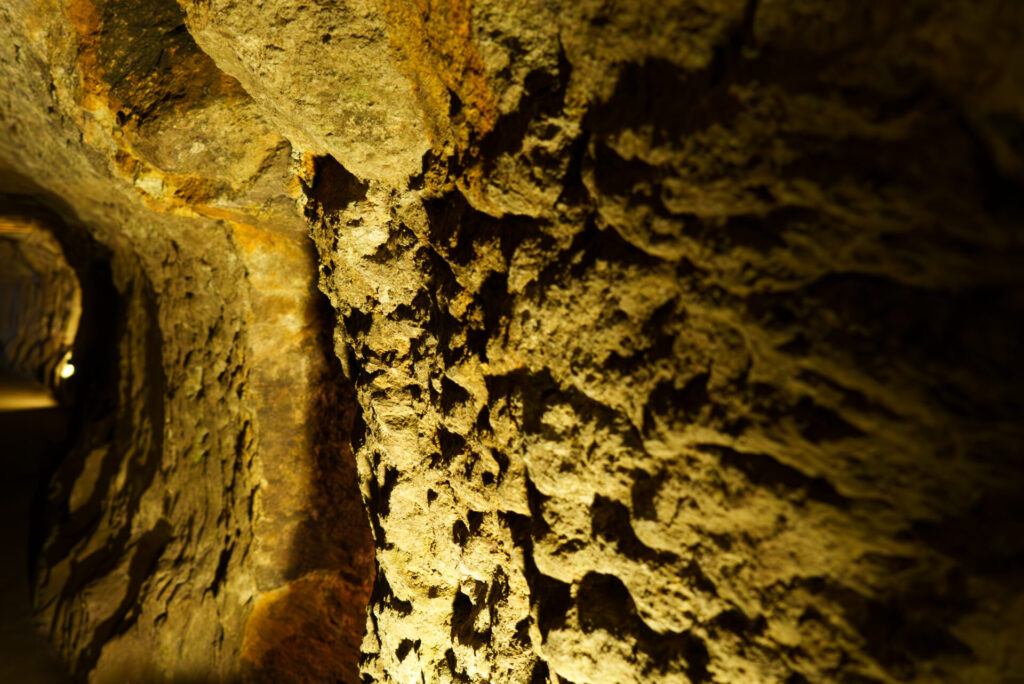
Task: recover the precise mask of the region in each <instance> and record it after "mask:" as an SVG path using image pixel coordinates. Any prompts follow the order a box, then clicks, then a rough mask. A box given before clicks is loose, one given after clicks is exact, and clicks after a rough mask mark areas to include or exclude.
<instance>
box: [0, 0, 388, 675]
mask: <svg viewBox="0 0 1024 684" xmlns="http://www.w3.org/2000/svg"><path fill="white" fill-rule="evenodd" d="M183 20H184V17H183V15H182V14H181V12H180V10H179V9H178V8H177V6H176V5H174V4H173V3H163V2H150V3H146V2H140V1H127V0H126V1H125V2H120V1H118V2H114V1H111V2H91V1H90V0H84V1H83V2H74V3H50V2H45V1H43V0H40V1H39V2H35V1H34V0H33V1H25V2H20V1H15V0H12V2H5V3H3V4H2V5H0V74H2V78H3V80H4V83H5V84H6V86H5V88H4V89H3V92H2V93H0V122H2V126H3V131H4V133H3V135H2V136H0V180H2V184H3V187H2V188H0V190H2V192H3V193H4V194H2V195H0V202H2V203H3V207H4V209H5V211H7V210H12V208H16V210H17V211H16V212H15V213H16V214H17V215H23V216H29V217H36V218H37V219H38V220H42V221H45V222H46V223H47V225H49V226H51V228H52V229H53V230H54V232H55V233H57V234H58V238H59V239H60V240H61V242H62V244H63V245H64V247H65V252H66V253H67V254H68V258H69V260H71V262H72V266H73V267H74V268H75V269H76V271H77V273H78V276H79V279H80V280H81V282H82V288H83V318H82V325H81V330H82V331H81V332H80V334H79V336H78V339H77V340H76V342H75V356H76V359H78V360H79V363H78V371H79V372H78V373H77V374H76V376H75V378H74V379H73V381H72V385H71V387H70V390H71V392H72V394H73V399H74V402H73V404H74V405H75V406H76V407H77V408H76V414H75V415H76V418H75V420H76V427H73V435H74V445H73V447H72V449H71V451H70V453H69V455H68V457H67V458H66V459H65V460H64V461H63V463H62V464H61V465H60V468H59V469H58V471H57V472H56V473H54V475H53V480H52V482H51V484H50V487H49V492H48V496H47V501H46V505H45V513H44V515H43V519H42V525H43V526H44V527H43V529H44V537H43V538H42V539H40V540H39V546H40V548H39V549H38V570H37V579H36V588H35V596H34V599H35V603H36V606H37V609H38V611H39V618H40V626H41V628H42V629H43V630H44V631H45V632H46V633H47V634H48V635H49V636H50V638H51V640H52V641H53V642H54V643H55V645H56V646H57V647H58V649H59V650H60V652H61V653H62V655H63V656H64V657H65V658H66V659H67V661H68V662H69V664H70V665H71V669H72V671H73V673H74V675H75V676H76V678H78V679H80V680H82V681H85V680H88V681H90V682H118V683H122V682H125V681H146V682H159V681H175V682H178V681H182V680H188V681H192V680H195V681H207V680H210V681H232V680H233V679H236V678H237V677H240V676H243V675H245V676H249V677H250V678H253V679H259V678H264V679H266V680H267V681H281V682H284V681H305V680H306V677H305V672H304V671H303V669H301V668H299V669H296V670H294V671H292V672H290V673H288V676H287V677H282V676H277V675H276V674H275V670H274V667H275V666H274V662H272V658H271V657H270V656H269V655H268V653H269V654H271V655H272V654H273V653H275V652H276V651H275V649H279V644H278V643H277V642H276V641H275V640H273V639H269V640H267V639H264V640H262V641H261V640H259V639H256V638H254V637H251V636H250V635H251V634H259V633H260V632H261V631H265V630H266V627H267V624H268V623H267V621H266V619H265V618H264V617H261V616H266V615H267V614H268V613H270V614H274V611H275V610H276V611H278V612H280V610H281V608H282V607H285V608H287V607H288V606H289V605H290V602H289V596H290V595H291V594H292V593H299V594H300V595H301V592H302V591H303V590H304V589H305V588H306V587H309V586H313V587H320V591H325V592H329V593H330V595H331V596H332V597H333V599H334V604H331V605H330V608H329V611H328V607H327V606H325V605H321V604H318V605H317V608H318V609H319V610H321V611H328V612H327V613H326V615H327V616H328V619H334V620H337V621H339V622H340V626H339V627H337V628H335V629H334V630H333V632H332V633H331V643H332V644H334V645H338V644H340V645H342V646H343V647H347V648H348V649H349V651H354V650H356V649H358V646H359V643H360V640H361V636H362V629H361V624H360V626H353V624H351V623H353V621H354V622H355V623H361V622H362V621H363V615H364V607H365V603H366V600H367V597H368V595H369V591H370V585H369V583H370V582H371V581H372V577H373V569H372V562H373V560H372V548H371V546H370V537H369V530H368V529H367V528H366V522H365V514H364V513H363V511H362V510H361V506H360V502H359V495H358V489H357V487H356V485H355V479H356V478H355V468H354V463H351V461H350V460H346V459H350V456H349V455H348V451H347V433H346V432H345V430H346V425H347V424H348V422H349V421H350V420H351V415H352V407H353V402H352V400H351V398H350V396H351V395H350V390H349V394H345V391H344V389H345V388H344V386H343V385H342V386H341V389H340V390H339V389H338V380H337V377H338V374H339V372H340V371H338V370H337V361H336V360H335V359H333V358H332V356H331V355H330V352H329V349H330V336H331V334H330V329H329V327H328V326H326V325H325V324H324V322H323V321H324V315H323V312H322V310H321V309H322V306H321V305H319V304H318V302H319V301H320V296H319V295H318V294H317V293H316V290H315V275H316V269H315V260H314V255H313V250H312V248H311V246H310V244H309V242H308V238H307V237H306V224H305V222H304V221H303V219H302V215H301V213H300V212H299V211H298V209H297V207H296V203H295V198H296V196H297V195H298V194H299V185H298V183H297V182H296V181H295V180H294V172H293V169H292V167H293V165H294V160H293V157H292V151H291V148H290V145H289V144H288V142H287V141H285V140H284V139H283V138H281V137H280V136H279V135H278V134H277V133H276V132H275V131H274V130H273V129H272V128H270V127H269V126H268V125H267V124H266V123H265V122H264V119H263V117H262V115H261V114H260V113H259V112H258V110H257V108H256V106H255V105H254V103H253V101H252V100H251V99H250V98H249V96H248V95H247V94H246V93H245V91H244V90H243V89H242V88H241V87H240V86H239V84H238V83H237V82H236V81H235V80H234V79H232V78H231V77H229V76H227V75H225V74H223V73H221V72H220V71H218V70H217V69H216V68H215V67H214V66H213V63H212V61H211V60H210V59H209V58H208V57H207V56H206V55H205V54H204V53H203V52H202V51H201V50H199V48H198V47H196V45H195V43H194V42H193V41H192V39H191V37H190V36H189V34H188V32H187V31H186V29H185V27H184V24H183ZM346 416H348V417H347V418H346ZM339 435H340V436H339ZM325 499H327V500H330V501H331V503H330V504H326V503H325V502H324V501H325ZM328 509H329V510H328ZM291 582H298V585H297V588H296V589H295V591H291V590H290V583H291ZM338 603H341V604H342V606H343V608H342V612H343V613H345V615H348V616H349V617H347V618H346V617H344V616H342V617H339V616H338V611H337V610H335V607H336V604H338ZM320 617H321V618H322V617H324V616H323V615H320ZM308 631H309V630H308V629H307V630H306V631H305V632H301V631H300V634H305V633H306V632H308ZM346 645H347V646H346ZM290 648H291V653H292V657H293V658H295V657H299V658H301V657H302V656H303V654H306V655H310V654H311V653H315V652H317V650H318V647H317V646H316V645H315V644H311V643H309V642H307V641H302V642H301V643H299V644H292V645H291V647H290ZM289 677H291V679H289ZM339 679H340V680H342V681H354V680H355V679H356V662H355V659H354V658H352V657H349V658H347V659H344V662H342V663H341V665H340V666H339V667H338V668H336V669H335V671H334V672H333V673H332V679H331V680H330V681H336V680H339Z"/></svg>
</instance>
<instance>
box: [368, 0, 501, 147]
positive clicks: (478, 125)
mask: <svg viewBox="0 0 1024 684" xmlns="http://www.w3.org/2000/svg"><path fill="white" fill-rule="evenodd" d="M385 17H386V20H387V24H388V32H389V36H390V39H391V45H392V47H393V49H394V50H396V52H398V53H399V56H400V58H401V59H400V65H401V67H402V69H403V70H404V71H405V73H406V75H407V76H408V77H409V78H410V79H411V80H412V82H413V83H414V84H415V85H416V88H417V92H418V94H419V96H420V97H421V99H422V100H423V104H424V107H425V109H426V110H427V111H426V115H427V116H426V119H427V122H428V123H432V124H436V122H438V121H449V122H450V117H449V109H450V107H449V104H448V102H449V96H448V94H447V91H451V92H452V93H454V94H455V95H456V96H457V97H458V98H459V100H460V101H461V102H462V116H464V118H465V121H466V123H467V124H468V126H469V128H470V136H468V137H469V138H470V139H469V140H466V139H463V140H459V139H458V138H459V137H460V136H459V135H458V133H457V132H456V145H457V146H459V147H464V146H466V145H468V144H470V142H471V140H472V139H479V138H480V137H481V136H483V135H484V134H486V133H487V132H489V131H490V130H491V129H493V128H494V124H495V122H496V121H497V119H498V108H497V104H496V102H495V98H494V94H493V93H492V92H491V89H490V86H489V84H488V82H487V72H486V70H485V68H484V65H483V61H482V60H481V58H480V53H479V51H478V50H477V47H476V44H475V43H474V42H473V32H472V10H471V3H470V2H469V0H385ZM428 128H430V127H428ZM433 133H434V135H435V136H437V135H438V132H437V131H433ZM434 142H435V144H438V143H440V142H441V141H439V140H437V139H435V140H434Z"/></svg>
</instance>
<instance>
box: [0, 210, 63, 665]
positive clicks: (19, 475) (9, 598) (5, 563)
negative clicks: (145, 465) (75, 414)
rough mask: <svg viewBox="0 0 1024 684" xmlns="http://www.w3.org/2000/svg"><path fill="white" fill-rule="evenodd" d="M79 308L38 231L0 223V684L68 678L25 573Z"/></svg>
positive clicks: (56, 247) (50, 242)
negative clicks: (37, 616) (36, 613)
mask: <svg viewBox="0 0 1024 684" xmlns="http://www.w3.org/2000/svg"><path fill="white" fill-rule="evenodd" d="M7 204H8V203H6V202H5V203H4V205H3V206H7ZM81 301H82V297H81V288H80V286H79V282H78V278H77V276H76V274H75V272H74V270H73V269H72V268H71V266H70V265H69V264H68V262H67V260H66V259H65V257H64V253H63V250H62V248H61V245H60V243H59V242H58V240H57V239H56V237H55V236H54V234H53V233H52V232H51V231H50V230H49V229H48V227H47V225H46V222H45V221H44V220H41V219H40V218H39V217H35V216H31V215H17V216H0V436H2V439H0V467H2V468H3V472H4V477H3V478H0V516H2V519H3V520H4V525H3V532H2V535H3V540H2V541H0V546H2V548H3V549H4V553H3V555H2V561H0V587H2V590H0V635H2V638H0V679H2V680H3V681H8V682H62V681H66V679H67V674H66V672H64V670H63V667H62V666H61V665H60V664H59V661H58V660H57V658H56V657H55V655H54V654H53V653H52V652H51V651H50V648H49V645H48V644H47V643H46V641H45V640H44V639H43V638H42V636H41V635H39V634H37V633H36V631H35V629H34V626H33V619H32V605H31V592H30V572H29V571H30V566H31V564H32V560H31V557H32V555H33V554H32V552H31V549H32V548H33V547H36V546H38V539H36V538H35V537H36V536H37V535H36V534H34V530H33V529H32V527H33V526H32V522H33V509H34V508H35V506H36V504H37V497H39V496H41V495H42V493H43V492H44V491H45V481H46V478H47V476H48V474H49V472H51V471H52V469H53V467H54V466H55V464H56V462H57V461H58V460H59V459H60V457H61V456H62V454H63V451H64V448H65V446H66V442H65V440H66V438H67V435H68V413H69V412H68V409H67V402H68V401H69V399H70V396H71V394H70V388H69V384H70V381H71V380H72V378H73V376H74V366H73V360H72V356H73V345H74V340H75V337H76V333H77V332H78V326H79V320H80V316H81Z"/></svg>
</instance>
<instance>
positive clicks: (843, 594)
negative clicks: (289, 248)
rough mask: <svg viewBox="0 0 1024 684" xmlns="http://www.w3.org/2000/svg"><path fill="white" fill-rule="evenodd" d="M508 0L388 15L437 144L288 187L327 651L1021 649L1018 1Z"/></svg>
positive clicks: (610, 663)
mask: <svg viewBox="0 0 1024 684" xmlns="http://www.w3.org/2000/svg"><path fill="white" fill-rule="evenodd" d="M527 4H528V3H524V4H523V5H517V6H516V7H515V8H513V9H507V10H506V11H499V10H498V8H497V7H495V8H490V7H488V6H487V4H486V3H474V4H473V5H472V7H471V8H469V9H467V10H466V11H467V12H468V13H469V15H468V16H469V17H470V18H469V20H468V25H469V27H470V28H469V33H468V34H465V33H463V34H459V35H461V36H462V39H463V40H468V41H469V42H470V43H471V44H472V45H473V46H474V48H475V50H476V51H477V54H484V53H488V50H490V49H491V47H493V46H494V45H495V44H498V45H501V46H502V49H503V50H504V51H505V54H506V57H505V58H504V59H498V58H496V57H495V58H493V59H491V60H487V59H481V61H480V63H479V65H478V66H476V67H469V66H466V65H465V64H463V65H462V66H458V65H455V64H454V63H453V61H452V59H451V58H450V57H449V56H448V54H447V52H446V51H445V48H444V47H438V46H445V45H448V44H449V43H448V41H450V40H451V38H452V35H453V34H458V26H457V25H456V24H453V23H452V21H453V20H451V18H450V17H448V16H447V15H444V14H443V13H441V15H440V16H441V17H444V18H443V19H438V15H437V14H431V15H430V16H431V18H432V22H435V23H430V22H428V23H425V24H424V33H423V35H422V36H421V40H422V41H423V42H424V43H425V44H427V45H428V46H430V47H431V49H430V50H425V51H423V52H422V53H421V54H420V56H421V58H422V59H424V60H426V64H425V65H424V64H422V63H420V64H417V65H416V68H417V69H419V70H429V69H432V70H433V71H434V72H436V73H444V71H445V69H446V68H447V69H453V68H456V69H468V70H470V71H472V74H473V75H472V77H469V76H467V75H465V74H463V76H462V77H461V79H460V80H459V86H458V87H461V88H470V87H475V86H471V84H473V83H478V82H479V83H482V84H484V85H483V86H481V88H483V94H481V93H480V92H476V91H474V92H475V95H474V96H473V97H474V98H475V99H474V100H473V101H474V102H475V103H476V104H475V105H474V106H475V107H476V114H474V116H475V119H476V122H477V125H476V126H475V127H474V126H471V125H470V124H469V123H466V124H465V126H466V127H467V128H468V130H470V133H467V134H466V136H465V140H466V141H468V142H466V144H465V145H461V146H460V145H455V146H449V147H441V148H437V151H436V157H434V158H432V159H428V163H427V165H426V166H425V170H424V173H423V174H422V176H417V177H414V178H413V179H412V180H411V183H410V186H409V188H408V189H403V188H400V187H399V188H396V187H394V186H391V185H388V184H383V183H379V182H377V181H375V180H373V179H363V181H361V180H360V179H359V178H356V177H353V176H351V175H348V174H346V169H344V168H341V167H339V166H338V165H337V164H336V163H335V162H334V161H333V160H330V159H324V160H321V161H319V162H318V163H317V165H316V173H315V174H314V175H313V177H312V178H311V179H310V180H309V181H308V187H309V190H308V193H309V195H310V199H311V201H310V204H309V212H310V216H311V218H312V220H313V222H314V239H315V240H316V242H317V246H318V249H319V253H320V256H321V269H322V277H321V284H322V285H321V286H322V288H323V289H324V290H325V292H327V293H328V294H329V295H330V297H331V301H332V303H333V304H334V306H335V308H336V309H337V310H338V313H339V335H338V342H339V343H338V353H339V355H340V356H341V357H342V358H343V359H346V360H347V366H348V368H349V372H350V374H351V376H352V378H353V379H354V381H355V384H356V389H357V393H358V396H359V398H360V402H361V405H362V409H363V421H364V422H365V426H366V427H365V431H364V435H363V436H362V437H361V438H360V440H359V441H360V442H361V446H360V448H359V451H358V460H359V467H360V469H361V470H360V472H361V476H362V483H363V489H364V496H365V497H366V500H367V503H368V506H369V509H370V513H371V519H372V523H373V528H374V532H375V539H376V545H377V558H378V563H379V576H378V580H377V588H376V592H375V600H374V602H373V605H372V607H371V614H370V622H369V624H368V628H367V635H366V640H365V642H364V647H363V649H364V663H363V673H364V676H365V677H367V678H368V680H369V679H372V680H375V681H376V680H396V681H412V680H415V679H417V678H420V677H423V679H425V680H426V681H451V680H455V681H479V682H485V681H524V682H525V681H571V682H600V681H615V682H627V681H637V682H641V681H655V680H657V681H682V682H685V681H694V682H704V681H717V682H736V681H752V682H755V681H756V682H765V681H779V682H783V681H785V682H801V681H843V682H853V681H882V682H892V681H963V682H973V681H988V682H997V681H1002V680H1003V678H1005V677H1010V676H1020V675H1021V673H1022V672H1024V661H1022V660H1021V652H1020V650H1019V648H1017V646H1016V645H1015V644H1017V643H1019V642H1020V640H1021V639H1022V638H1024V631H1022V630H1024V596H1022V590H1024V583H1022V581H1021V577H1020V575H1019V572H1017V571H1016V570H1014V568H1015V567H1017V564H1018V563H1019V559H1020V558H1021V552H1022V551H1024V546H1022V545H1021V541H1020V540H1021V539H1022V538H1024V537H1022V536H1021V531H1022V529H1024V528H1022V521H1021V515H1020V513H1019V512H1017V511H1015V510H1014V505H1013V501H1015V499H1016V498H1017V496H1018V494H1017V492H1019V491H1020V487H1021V484H1022V482H1024V467H1022V461H1021V458H1020V456H1021V454H1020V448H1019V444H1020V441H1021V436H1022V435H1021V425H1020V421H1019V418H1020V415H1021V413H1020V411H1021V404H1020V400H1019V391H1018V388H1019V387H1020V386H1021V385H1020V383H1021V381H1022V379H1024V378H1022V373H1021V364H1020V363H1019V361H1018V360H1017V359H1016V352H1015V350H1016V349H1018V348H1019V346H1020V343H1021V341H1022V334H1021V333H1022V329H1021V324H1020V321H1021V301H1020V299H1019V297H1017V296H1016V295H1015V294H1013V293H1014V292H1017V291H1019V287H1020V285H1021V270H1020V254H1021V252H1020V250H1021V246H1022V243H1021V240H1022V237H1021V232H1020V220H1021V218H1022V214H1021V208H1022V205H1021V203H1020V200H1019V197H1020V195H1019V194H1018V193H1019V181H1020V175H1019V172H1020V168H1021V166H1020V163H1021V158H1020V156H1019V154H1020V150H1019V147H1016V143H1015V142H1014V140H1015V137H1014V133H1013V132H1012V131H1014V130H1016V129H1015V128H1014V127H1015V126H1017V125H1018V123H1019V122H1020V121H1021V114H1022V105H1024V100H1022V95H1021V93H1020V92H1019V89H1015V88H1014V87H1013V86H1012V85H1011V84H1012V83H1014V82H1016V81H1017V79H1019V78H1020V76H1021V75H1022V72H1021V71H1020V66H1019V65H1020V64H1021V63H1022V62H1021V61H1020V59H1021V56H1022V53H1021V50H1020V47H1019V45H1018V43H1017V41H1016V39H1014V38H1012V36H1019V35H1021V33H1022V31H1024V13H1022V12H1021V11H1019V10H1017V9H1016V8H1014V9H1010V8H1008V7H1006V6H997V5H996V4H995V3H992V4H987V5H984V7H981V6H979V5H977V4H976V3H972V4H953V5H947V6H944V7H943V8H941V9H939V8H936V7H934V6H933V5H930V4H926V3H911V4H909V5H902V6H901V8H900V9H895V8H882V7H881V6H871V7H866V6H862V5H858V4H855V3H839V4H835V3H832V4H829V5H828V7H825V6H824V5H817V4H813V3H812V4H809V5H807V6H806V7H805V6H803V5H801V6H799V7H794V6H793V5H791V4H789V3H776V2H761V3H754V2H751V3H739V2H736V3H728V2H717V3H669V4H668V5H665V4H661V5H659V6H658V7H657V8H655V7H653V6H648V4H646V3H623V4H621V6H617V7H615V8H608V7H605V6H604V5H602V4H598V3H582V4H574V5H573V7H571V8H570V7H568V6H566V7H562V8H557V10H560V11H556V8H553V7H548V6H540V5H531V6H529V7H527V6H526V5H527ZM438 24H440V25H438ZM536 26H543V27H544V30H536V31H535V30H534V27H536ZM415 49H416V48H415V47H412V48H410V47H409V45H408V44H404V43H403V44H399V45H396V46H395V50H396V51H397V52H399V53H400V54H401V53H403V52H409V51H413V50H415ZM495 50H497V48H495ZM460 54H462V55H463V57H465V55H466V52H462V53H460ZM488 54H496V52H490V53H488ZM424 55H425V56H424ZM465 59H466V60H468V59H469V58H468V57H465ZM466 64H468V62H466ZM524 64H528V65H530V66H529V70H528V71H526V72H525V73H524V72H523V70H521V69H512V68H511V67H510V65H517V66H522V65H524ZM460 73H462V72H460ZM982 74H984V76H983V75H982ZM442 80H443V79H442ZM450 87H451V88H452V94H450V95H449V97H450V98H451V99H452V100H453V101H455V98H456V95H458V99H459V100H460V101H462V102H463V107H464V108H465V107H467V106H468V105H467V104H466V102H467V99H468V96H466V97H463V96H462V95H461V91H459V90H458V88H457V87H456V86H454V85H452V86H450ZM506 101H508V102H512V103H513V104H512V105H510V107H509V110H508V112H507V113H505V114H500V115H495V116H493V117H492V118H491V119H490V120H489V123H488V125H487V126H484V125H480V124H479V122H480V121H483V120H484V119H486V117H483V116H482V115H481V114H480V112H482V111H484V110H485V108H484V107H483V106H482V105H480V104H479V103H481V102H492V103H499V102H506ZM494 107H498V105H494ZM463 111H465V109H464V110H463ZM459 116H461V114H456V115H455V117H454V118H453V119H452V121H455V119H457V118H458V117H459ZM466 116H467V118H468V116H469V115H468V114H467V115H466ZM1011 122H1017V123H1011ZM474 136H476V137H475V138H474ZM339 161H341V162H342V164H344V161H345V159H344V158H343V157H339ZM350 171H354V170H353V169H350ZM356 175H357V176H358V175H359V174H356ZM364 181H365V182H364ZM997 634H998V635H1000V636H999V637H994V635H997ZM1011 635H1012V636H1011Z"/></svg>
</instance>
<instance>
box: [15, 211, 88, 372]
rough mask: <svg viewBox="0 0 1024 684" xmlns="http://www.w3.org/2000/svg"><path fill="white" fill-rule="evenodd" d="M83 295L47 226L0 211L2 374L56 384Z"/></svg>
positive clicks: (74, 328)
mask: <svg viewBox="0 0 1024 684" xmlns="http://www.w3.org/2000/svg"><path fill="white" fill-rule="evenodd" d="M81 298H82V293H81V289H80V288H79V285H78V279H77V278H76V277H75V272H74V270H73V269H72V268H71V267H70V266H69V265H68V262H67V260H65V258H64V253H63V250H62V249H61V246H60V243H59V242H57V240H56V238H55V237H54V236H53V234H52V233H50V231H49V230H47V228H46V227H45V225H40V224H39V223H38V222H36V221H33V220H31V219H30V218H26V217H21V216H12V215H10V214H8V215H0V372H6V373H12V374H15V375H20V376H23V377H26V378H29V379H32V380H35V381H36V382H41V383H43V384H44V385H46V386H48V387H50V388H55V387H57V386H58V385H59V384H60V382H61V379H60V374H61V372H62V371H63V369H64V367H65V365H66V364H67V363H68V362H69V361H70V352H71V347H72V345H73V344H74V341H75V334H76V332H77V331H78V319H79V317H80V316H81V314H82V303H81ZM72 370H73V366H72Z"/></svg>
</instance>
